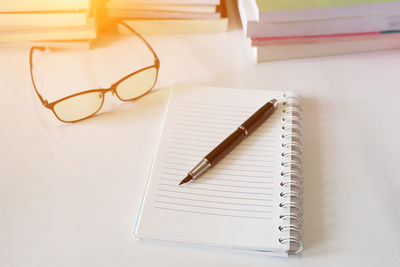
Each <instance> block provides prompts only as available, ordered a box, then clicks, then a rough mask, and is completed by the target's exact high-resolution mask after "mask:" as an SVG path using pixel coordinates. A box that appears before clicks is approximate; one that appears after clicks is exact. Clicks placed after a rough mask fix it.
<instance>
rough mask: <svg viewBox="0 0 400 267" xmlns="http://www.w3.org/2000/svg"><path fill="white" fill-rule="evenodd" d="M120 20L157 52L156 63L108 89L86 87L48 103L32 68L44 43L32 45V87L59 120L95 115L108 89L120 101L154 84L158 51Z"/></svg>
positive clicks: (132, 98) (80, 118) (150, 87)
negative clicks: (38, 85)
mask: <svg viewBox="0 0 400 267" xmlns="http://www.w3.org/2000/svg"><path fill="white" fill-rule="evenodd" d="M117 23H119V24H121V25H123V26H124V27H126V28H127V29H129V30H130V31H131V32H133V33H134V34H136V35H137V36H138V37H139V38H140V39H141V40H142V41H143V42H144V43H145V44H146V46H147V48H148V49H149V50H150V51H151V53H152V54H153V56H154V64H153V65H151V66H148V67H145V68H141V69H139V70H137V71H135V72H132V73H131V74H128V75H126V76H125V77H123V78H122V79H120V80H119V81H117V82H115V83H114V84H112V85H111V87H110V88H107V89H103V88H102V89H93V90H87V91H83V92H80V93H76V94H73V95H70V96H67V97H64V98H62V99H59V100H57V101H54V102H51V103H48V101H47V100H46V99H44V98H43V97H42V96H41V95H40V93H39V91H38V89H37V88H36V84H35V80H34V78H33V71H32V69H33V63H32V58H33V52H34V51H35V50H40V51H44V50H45V47H41V46H34V47H32V48H31V50H30V55H29V63H30V73H31V79H32V83H33V87H34V89H35V92H36V94H37V96H38V97H39V99H40V101H41V102H42V104H43V106H45V107H46V108H48V109H50V110H52V111H53V113H54V115H56V117H57V118H58V119H59V120H60V121H62V122H77V121H81V120H84V119H87V118H89V117H91V116H93V115H94V114H96V113H97V112H98V111H99V110H100V109H101V107H102V106H103V103H104V97H105V94H106V93H108V92H111V93H112V94H115V95H116V96H117V97H118V98H119V99H120V100H121V101H131V100H135V99H137V98H139V97H142V96H143V95H145V94H147V93H148V92H150V91H151V89H152V88H153V87H154V85H155V83H156V81H157V77H158V70H159V68H160V60H159V58H158V56H157V54H156V53H155V52H154V50H153V48H152V47H151V46H150V44H149V43H148V42H147V41H146V40H145V39H144V38H143V37H142V36H141V35H140V34H139V33H137V32H136V31H135V30H134V29H132V28H131V27H129V26H128V25H127V24H126V23H124V22H117Z"/></svg>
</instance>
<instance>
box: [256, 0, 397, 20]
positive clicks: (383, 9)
mask: <svg viewBox="0 0 400 267" xmlns="http://www.w3.org/2000/svg"><path fill="white" fill-rule="evenodd" d="M250 4H251V8H252V9H253V10H254V12H255V15H256V20H257V21H259V22H282V21H300V20H320V19H332V18H344V17H360V16H371V15H372V16H373V15H381V14H387V13H394V12H399V11H400V1H395V0H385V1H382V0H375V1H374V0H368V1H365V0H364V2H362V1H359V0H355V1H354V0H345V1H343V0H342V1H337V0H335V1H324V0H322V1H320V0H300V1H294V0H250Z"/></svg>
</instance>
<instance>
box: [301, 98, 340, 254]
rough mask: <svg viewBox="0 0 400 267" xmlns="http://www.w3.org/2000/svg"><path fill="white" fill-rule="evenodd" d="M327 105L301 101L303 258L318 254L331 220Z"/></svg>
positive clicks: (314, 101)
mask: <svg viewBox="0 0 400 267" xmlns="http://www.w3.org/2000/svg"><path fill="white" fill-rule="evenodd" d="M327 105H329V103H322V100H321V101H320V100H317V99H313V98H304V114H303V176H304V184H303V189H304V193H303V198H304V203H303V209H304V214H303V221H304V224H303V231H304V238H303V243H304V252H305V254H308V255H310V254H314V253H320V252H321V251H322V248H323V247H325V244H324V243H327V242H328V241H329V238H330V237H329V236H328V229H330V228H331V227H332V226H330V225H328V224H329V220H330V219H329V218H333V217H334V214H333V211H332V209H330V208H329V207H328V205H329V199H328V197H329V196H330V195H331V194H332V191H333V190H334V188H332V183H329V181H328V180H329V179H332V177H329V173H330V172H329V169H326V168H329V166H332V163H330V162H329V159H328V157H329V155H327V153H325V150H328V151H329V148H328V147H329V146H330V144H329V142H328V140H331V139H330V138H329V137H328V136H329V135H330V133H329V125H326V124H328V122H329V118H327V114H326V112H324V110H325V111H326V110H329V107H328V108H327Z"/></svg>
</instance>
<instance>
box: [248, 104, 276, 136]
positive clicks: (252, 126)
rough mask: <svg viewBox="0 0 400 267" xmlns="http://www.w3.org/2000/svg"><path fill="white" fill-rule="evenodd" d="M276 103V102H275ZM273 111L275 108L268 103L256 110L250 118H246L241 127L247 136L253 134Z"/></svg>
mask: <svg viewBox="0 0 400 267" xmlns="http://www.w3.org/2000/svg"><path fill="white" fill-rule="evenodd" d="M275 101H276V100H275ZM274 111H275V106H274V104H273V103H272V102H268V103H267V104H265V105H264V106H262V107H261V108H260V109H259V110H257V111H256V112H255V113H254V114H253V115H251V117H250V118H248V119H247V120H246V121H245V122H243V123H242V125H241V126H242V127H244V128H245V129H246V130H247V132H248V134H251V133H252V132H254V131H255V130H256V129H257V128H258V127H259V126H260V125H261V124H262V123H263V122H264V121H265V120H266V119H268V118H269V116H271V114H272V113H273V112H274Z"/></svg>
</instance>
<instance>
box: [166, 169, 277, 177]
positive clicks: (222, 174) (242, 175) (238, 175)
mask: <svg viewBox="0 0 400 267" xmlns="http://www.w3.org/2000/svg"><path fill="white" fill-rule="evenodd" d="M161 173H168V172H165V171H162V172H161ZM208 173H211V174H215V175H220V176H227V177H231V176H236V177H246V178H251V179H257V178H261V179H268V178H269V177H268V176H260V175H259V176H257V175H244V174H234V173H223V172H215V171H208ZM170 174H172V173H170ZM182 174H186V172H182V173H181V174H180V175H182ZM174 175H178V174H176V173H175V174H174ZM270 179H274V178H273V177H272V178H270Z"/></svg>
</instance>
